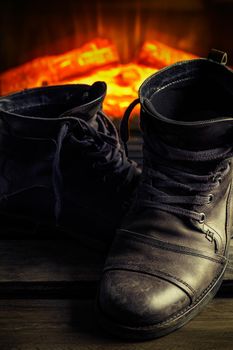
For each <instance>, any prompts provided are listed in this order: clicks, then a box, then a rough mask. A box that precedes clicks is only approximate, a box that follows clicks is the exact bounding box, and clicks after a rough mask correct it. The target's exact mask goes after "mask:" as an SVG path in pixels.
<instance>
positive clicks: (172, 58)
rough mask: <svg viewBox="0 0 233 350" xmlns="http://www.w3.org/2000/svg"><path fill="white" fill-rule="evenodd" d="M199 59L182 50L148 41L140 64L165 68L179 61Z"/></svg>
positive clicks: (141, 54)
mask: <svg viewBox="0 0 233 350" xmlns="http://www.w3.org/2000/svg"><path fill="white" fill-rule="evenodd" d="M194 58H197V56H195V55H192V54H191V53H187V52H185V51H182V50H177V49H174V48H172V47H170V46H168V45H165V44H162V43H160V42H159V41H156V40H153V41H146V42H145V43H144V44H143V46H142V48H141V51H140V53H139V57H138V62H139V63H141V64H145V65H147V66H150V67H155V68H163V67H166V66H169V65H170V64H173V63H175V62H178V61H185V60H191V59H194Z"/></svg>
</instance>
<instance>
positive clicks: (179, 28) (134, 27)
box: [0, 0, 233, 71]
mask: <svg viewBox="0 0 233 350" xmlns="http://www.w3.org/2000/svg"><path fill="white" fill-rule="evenodd" d="M232 23H233V0H222V1H221V0H170V1H169V0H157V1H156V0H127V1H120V0H118V1H110V0H96V1H95V0H85V1H78V0H63V1H58V0H56V1H55V0H35V1H33V0H21V1H17V0H2V1H1V11H0V33H1V38H0V57H1V58H0V71H3V70H5V69H7V68H9V67H12V66H16V65H18V64H21V63H23V62H25V61H27V60H30V59H32V58H34V57H37V56H41V55H46V54H56V53H60V52H64V51H66V50H69V49H72V48H74V47H78V46H80V45H81V44H83V43H84V42H85V41H87V40H90V39H92V38H94V37H96V36H100V37H101V36H102V37H106V38H110V39H112V40H113V41H114V42H115V43H116V45H117V46H118V50H119V52H120V55H121V59H122V61H123V62H127V61H129V60H130V59H131V58H132V57H133V56H134V55H135V53H136V51H137V50H138V48H139V47H140V45H141V43H142V42H143V41H144V40H146V39H153V38H155V39H158V40H161V41H162V42H164V43H167V44H169V45H171V46H174V47H178V48H182V49H184V50H187V51H190V52H193V53H196V54H198V55H206V54H207V52H208V50H209V48H211V47H216V48H219V49H222V50H226V51H228V53H229V56H230V63H231V64H232V63H233V45H232V38H233V24H232Z"/></svg>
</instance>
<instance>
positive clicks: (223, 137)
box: [97, 51, 233, 340]
mask: <svg viewBox="0 0 233 350" xmlns="http://www.w3.org/2000/svg"><path fill="white" fill-rule="evenodd" d="M225 63H226V54H224V53H221V52H218V51H212V52H211V54H210V56H209V58H208V59H195V60H191V61H185V62H180V63H177V64H175V65H172V66H170V67H168V68H165V69H163V70H161V71H160V72H158V73H157V74H154V75H152V76H151V77H149V78H148V79H147V80H146V81H145V82H144V83H143V84H142V86H141V88H140V91H139V99H138V101H136V102H134V103H133V104H132V105H131V106H130V107H129V108H128V110H127V111H126V114H125V117H124V119H123V122H122V127H121V134H122V138H123V139H124V141H125V142H126V141H127V138H128V131H127V120H128V118H129V114H130V112H131V110H132V108H133V107H134V106H135V104H136V103H137V102H140V104H141V116H140V122H141V129H142V134H143V140H144V149H143V161H144V163H143V173H142V177H141V181H140V185H139V187H138V189H137V194H136V198H135V201H134V204H133V206H132V207H131V210H130V212H129V213H128V215H127V216H126V217H125V219H124V221H123V223H122V225H121V229H120V230H118V232H117V234H116V237H115V239H114V242H113V245H112V248H111V251H110V253H109V256H108V259H107V261H106V264H105V268H104V271H103V276H102V281H101V285H100V289H99V295H98V301H97V311H98V317H99V321H100V323H101V324H102V326H103V327H104V328H105V329H107V330H108V331H110V332H111V333H113V334H117V335H119V336H122V337H126V338H129V339H131V340H133V339H150V338H156V337H159V336H162V335H164V334H167V333H170V332H171V331H174V330H175V329H177V328H179V327H181V326H183V325H184V324H185V323H186V322H188V321H189V320H190V319H192V318H193V317H194V316H195V315H196V314H197V313H198V312H199V311H200V310H201V309H202V308H203V307H204V306H205V305H206V304H207V303H208V302H209V301H210V300H211V299H212V298H213V296H214V295H215V294H216V292H217V290H218V288H219V287H220V284H221V282H222V279H223V274H224V271H225V269H226V266H227V262H228V248H229V242H230V238H231V236H232V214H233V207H232V206H233V197H232V178H233V177H232V163H231V162H232V156H233V105H232V98H233V74H232V71H231V70H230V69H228V68H226V67H225V66H224V64H225Z"/></svg>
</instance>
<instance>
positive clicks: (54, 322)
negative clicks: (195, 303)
mask: <svg viewBox="0 0 233 350" xmlns="http://www.w3.org/2000/svg"><path fill="white" fill-rule="evenodd" d="M93 309H94V307H93V301H90V300H86V301H78V300H67V299H65V300H57V299H56V300H41V299H40V300H27V301H25V300H0V348H1V350H135V349H138V350H163V349H166V350H181V349H188V350H197V349H198V350H221V349H224V350H232V344H233V299H220V298H219V299H215V300H213V301H212V302H211V303H210V304H209V305H208V306H207V307H206V308H205V309H204V310H203V311H202V312H201V314H199V315H198V316H197V317H195V318H194V319H193V320H192V321H191V322H190V323H188V324H187V325H186V326H184V327H183V328H181V329H180V330H178V331H176V332H174V333H172V334H169V335H168V336H166V337H163V338H160V339H157V340H153V341H147V342H144V343H142V342H141V343H132V342H124V341H122V340H117V339H115V338H113V337H110V336H108V335H107V334H106V333H105V332H103V331H102V330H100V329H99V328H98V327H97V326H96V322H95V317H94V312H93Z"/></svg>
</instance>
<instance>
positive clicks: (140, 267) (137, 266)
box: [103, 264, 196, 299]
mask: <svg viewBox="0 0 233 350" xmlns="http://www.w3.org/2000/svg"><path fill="white" fill-rule="evenodd" d="M127 265H128V266H129V268H128V267H127ZM127 265H126V266H124V265H123V264H122V265H121V264H119V266H118V267H114V265H112V266H111V265H109V266H107V267H106V268H104V270H103V271H104V272H107V271H112V270H124V271H125V270H126V271H132V272H139V273H142V274H145V275H152V276H155V277H161V276H159V275H162V276H165V277H169V281H170V282H171V283H173V284H174V281H172V280H176V281H177V282H180V283H181V284H183V285H184V286H186V287H187V288H188V289H189V290H190V291H191V292H192V294H193V295H189V297H190V298H191V299H193V297H194V296H195V295H196V290H195V289H194V288H192V287H191V286H190V285H189V284H188V283H187V282H185V281H183V280H182V279H180V278H179V277H175V276H172V275H170V274H169V273H167V272H163V271H159V270H156V269H153V271H141V269H144V266H143V265H141V266H140V265H131V264H127ZM134 268H136V269H138V270H135V269H134ZM154 272H155V273H156V272H157V273H158V274H157V275H156V274H155V273H154ZM170 279H171V280H170ZM176 286H177V287H178V288H180V289H181V287H180V286H179V285H177V284H176ZM186 293H187V292H186Z"/></svg>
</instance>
